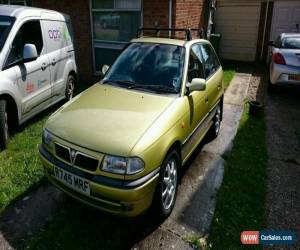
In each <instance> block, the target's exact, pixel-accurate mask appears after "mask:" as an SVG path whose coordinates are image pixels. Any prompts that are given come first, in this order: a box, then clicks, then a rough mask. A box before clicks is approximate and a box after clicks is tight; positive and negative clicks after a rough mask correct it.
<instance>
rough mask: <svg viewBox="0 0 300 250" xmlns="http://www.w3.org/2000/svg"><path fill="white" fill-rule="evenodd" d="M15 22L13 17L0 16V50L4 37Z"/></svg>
mask: <svg viewBox="0 0 300 250" xmlns="http://www.w3.org/2000/svg"><path fill="white" fill-rule="evenodd" d="M14 22H15V18H14V17H9V16H0V51H1V50H2V48H3V46H4V44H5V41H6V38H7V36H8V34H9V32H10V30H11V28H12V26H13V24H14Z"/></svg>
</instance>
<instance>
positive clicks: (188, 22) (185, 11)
mask: <svg viewBox="0 0 300 250" xmlns="http://www.w3.org/2000/svg"><path fill="white" fill-rule="evenodd" d="M173 2H174V3H173V4H174V8H173V26H174V27H176V28H200V27H205V28H206V15H207V14H208V9H207V7H208V6H207V4H208V1H205V0H175V1H173ZM206 9H207V11H205V10H206Z"/></svg>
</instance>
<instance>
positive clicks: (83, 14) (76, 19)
mask: <svg viewBox="0 0 300 250" xmlns="http://www.w3.org/2000/svg"><path fill="white" fill-rule="evenodd" d="M32 6H34V7H40V8H45V9H54V10H56V11H60V12H63V13H66V14H68V15H70V17H71V20H72V25H73V31H74V38H75V40H74V43H75V51H76V61H77V66H78V73H79V78H80V80H81V81H84V82H88V83H91V82H95V81H96V78H95V77H94V74H93V60H92V35H91V24H90V10H89V1H82V0H32Z"/></svg>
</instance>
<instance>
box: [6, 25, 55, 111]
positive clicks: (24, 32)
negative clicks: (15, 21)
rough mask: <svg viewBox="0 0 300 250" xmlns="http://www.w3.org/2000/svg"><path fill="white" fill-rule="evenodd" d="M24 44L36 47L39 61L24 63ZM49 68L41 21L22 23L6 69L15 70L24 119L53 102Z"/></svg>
mask: <svg viewBox="0 0 300 250" xmlns="http://www.w3.org/2000/svg"><path fill="white" fill-rule="evenodd" d="M25 44H34V45H35V47H36V49H37V54H38V57H37V59H36V60H34V61H31V62H23V48H24V45H25ZM48 66H49V58H48V56H47V54H46V51H45V48H44V41H43V37H42V31H41V25H40V21H39V20H30V21H25V22H23V24H22V25H21V26H20V28H19V29H18V31H17V33H16V35H15V37H14V39H13V41H12V44H11V49H10V52H9V54H8V57H7V60H6V68H9V67H14V68H15V72H16V83H17V86H18V90H19V94H20V97H21V106H22V108H21V111H22V116H25V115H30V114H31V113H34V112H38V111H39V110H42V109H43V108H44V107H46V106H47V105H48V104H49V103H50V102H49V101H50V99H49V98H50V96H51V85H50V70H49V67H48Z"/></svg>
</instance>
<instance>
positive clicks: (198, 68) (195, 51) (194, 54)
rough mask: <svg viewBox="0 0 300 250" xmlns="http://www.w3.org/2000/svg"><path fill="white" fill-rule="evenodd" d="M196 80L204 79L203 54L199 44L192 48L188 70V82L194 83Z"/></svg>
mask: <svg viewBox="0 0 300 250" xmlns="http://www.w3.org/2000/svg"><path fill="white" fill-rule="evenodd" d="M194 78H204V72H203V63H202V58H201V53H200V51H199V46H198V45H197V44H196V45H194V46H193V47H192V48H191V51H190V58H189V68H188V81H189V82H192V80H193V79H194Z"/></svg>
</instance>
